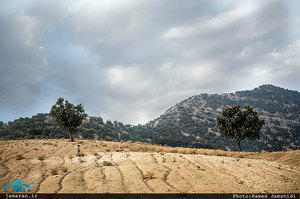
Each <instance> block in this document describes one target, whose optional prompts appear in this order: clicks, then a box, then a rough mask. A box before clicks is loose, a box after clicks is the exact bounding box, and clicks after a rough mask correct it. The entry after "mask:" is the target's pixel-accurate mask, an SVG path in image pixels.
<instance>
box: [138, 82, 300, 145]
mask: <svg viewBox="0 0 300 199" xmlns="http://www.w3.org/2000/svg"><path fill="white" fill-rule="evenodd" d="M231 104H239V105H241V107H244V105H245V104H249V105H251V106H253V107H254V110H255V111H257V112H258V114H259V116H260V118H263V119H265V121H266V125H265V126H264V127H263V128H262V130H261V136H260V138H261V139H260V140H257V141H247V140H244V141H242V149H244V150H247V151H259V150H267V151H278V150H289V149H300V143H299V140H300V93H299V92H297V91H291V90H287V89H283V88H280V87H275V86H272V85H263V86H260V87H259V88H255V89H254V90H251V91H239V92H236V93H230V94H213V95H212V94H201V95H197V96H193V97H190V98H188V99H186V100H184V101H182V102H180V103H178V104H176V105H175V106H173V107H171V108H170V109H169V110H167V111H166V112H165V113H164V114H163V115H161V116H160V117H159V118H157V119H155V120H153V121H151V122H149V123H148V124H147V125H146V126H147V127H148V128H151V129H153V131H154V134H155V133H157V134H158V135H163V137H165V138H168V139H172V137H176V138H178V139H179V138H180V140H181V142H184V141H186V144H187V143H189V144H188V145H189V146H194V147H205V148H206V147H211V148H220V149H227V150H236V149H237V147H236V146H235V143H234V141H233V140H229V139H227V138H223V137H221V136H220V134H219V133H218V131H217V126H216V116H217V115H218V114H220V113H221V110H222V109H223V108H224V107H225V106H227V105H231ZM144 136H146V135H144Z"/></svg>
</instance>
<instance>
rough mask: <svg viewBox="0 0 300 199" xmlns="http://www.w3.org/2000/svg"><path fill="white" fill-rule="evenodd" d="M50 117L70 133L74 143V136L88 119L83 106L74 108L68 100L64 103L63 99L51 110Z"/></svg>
mask: <svg viewBox="0 0 300 199" xmlns="http://www.w3.org/2000/svg"><path fill="white" fill-rule="evenodd" d="M50 115H51V116H52V117H53V118H54V119H55V122H56V123H57V125H58V126H60V127H62V128H64V129H65V130H66V131H67V132H68V134H69V136H70V140H71V141H74V140H73V137H72V134H73V133H75V132H76V130H77V128H78V127H79V126H80V125H81V123H82V120H83V119H85V118H86V117H87V114H85V112H84V108H83V105H82V104H78V105H77V106H74V105H73V104H71V103H69V102H68V101H67V100H66V101H65V103H64V99H63V98H58V99H57V102H56V104H55V105H53V106H52V108H51V111H50Z"/></svg>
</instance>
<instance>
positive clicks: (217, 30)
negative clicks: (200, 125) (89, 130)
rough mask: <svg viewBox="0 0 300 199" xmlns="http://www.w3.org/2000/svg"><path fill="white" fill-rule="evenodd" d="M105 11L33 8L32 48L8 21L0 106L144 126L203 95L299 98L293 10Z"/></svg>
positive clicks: (51, 4) (198, 5)
mask: <svg viewBox="0 0 300 199" xmlns="http://www.w3.org/2000/svg"><path fill="white" fill-rule="evenodd" d="M107 3H110V5H103V4H102V3H100V2H95V1H68V3H62V2H61V1H42V2H35V3H32V5H31V6H28V8H26V10H25V11H23V14H25V15H26V16H30V17H31V18H30V17H29V18H28V20H29V21H30V19H32V20H36V21H35V22H36V26H32V29H31V31H32V35H33V36H32V37H30V34H28V35H27V36H28V37H27V38H25V36H26V34H24V35H25V36H24V35H23V34H20V32H19V28H16V27H15V26H13V25H11V24H15V22H14V21H10V23H8V22H7V21H6V20H5V19H3V18H2V21H1V24H0V25H1V27H2V26H3V27H6V28H5V31H6V32H4V33H2V35H1V38H0V42H1V53H0V56H1V57H0V58H1V62H0V63H1V68H0V70H1V74H0V75H1V77H4V76H5V77H6V80H5V78H1V80H0V83H1V85H2V87H0V88H1V94H2V93H3V96H8V97H6V98H7V99H6V98H2V99H1V101H0V104H1V106H7V107H13V105H12V104H18V103H19V104H21V102H24V103H23V104H22V105H25V104H27V105H28V104H30V103H29V102H30V100H36V102H38V103H39V104H40V105H41V107H42V104H44V106H49V103H51V100H53V102H52V103H54V102H55V99H56V97H59V96H62V97H66V98H68V99H69V100H70V101H71V102H73V103H80V102H82V103H83V104H84V105H85V107H86V110H87V112H88V113H89V114H91V115H101V116H103V117H104V118H105V119H111V120H119V121H122V122H125V123H135V124H137V123H139V122H146V121H148V120H150V119H154V118H155V117H157V116H159V115H160V114H162V113H163V112H164V111H165V110H167V109H168V108H169V107H170V106H172V105H173V104H175V103H177V102H179V101H180V100H183V99H185V98H187V97H189V96H191V95H195V94H199V93H203V92H207V93H216V92H232V91H235V90H241V89H252V88H254V87H255V86H259V85H260V84H261V83H272V84H275V85H279V86H285V87H287V88H292V89H296V90H300V88H299V86H298V85H300V84H299V80H298V78H297V77H296V75H295V74H299V66H298V64H299V59H298V58H297V55H298V54H299V53H298V52H299V39H300V38H299V36H298V35H297V34H296V33H295V32H296V31H297V28H295V27H299V25H300V24H299V23H300V21H299V18H300V17H299V14H296V13H295V10H292V8H291V5H290V4H292V3H290V2H289V3H288V6H287V3H286V1H279V0H278V1H277V0H272V1H268V2H262V1H234V0H233V1H230V2H229V3H224V1H184V2H183V1H171V0H170V1H169V0H165V1H158V0H157V1H121V2H119V3H120V4H118V5H117V6H116V5H113V1H109V2H107ZM292 7H293V6H292ZM291 12H293V13H291ZM19 14H20V13H19ZM14 18H16V16H14ZM27 22H28V21H27ZM23 28H25V27H23ZM61 29H63V30H66V31H65V32H66V33H65V34H66V35H64V37H60V36H61V35H60V34H59V30H61ZM24 30H25V29H24ZM57 32H58V33H57ZM0 34H1V33H0ZM56 34H57V35H56ZM45 39H48V40H49V41H48V43H49V42H51V41H52V42H58V43H59V42H62V43H61V45H63V47H61V48H59V46H60V45H57V46H55V45H52V46H51V45H48V43H44V44H45V46H44V50H41V49H39V46H40V43H43V41H44V40H45ZM9 40H11V41H12V42H11V43H8V42H7V41H9ZM26 41H28V42H32V44H33V45H31V46H30V47H28V46H26ZM297 42H298V43H297ZM2 43H3V45H2ZM66 45H67V46H66ZM76 46H77V47H78V46H79V47H80V49H79V50H78V48H76ZM73 47H74V48H73ZM58 48H59V49H58ZM59 50H60V51H62V52H61V53H53V52H59ZM64 51H68V52H64ZM78 52H82V54H80V53H79V54H78ZM51 53H52V56H55V57H54V59H52V58H51V59H50V54H51ZM272 53H273V54H272ZM276 53H277V54H276ZM276 55H277V57H276ZM64 56H67V57H64ZM8 57H12V59H8ZM48 58H49V59H48ZM72 60H73V61H72ZM4 65H10V66H11V67H10V68H8V67H4ZM29 71H30V72H29ZM4 74H6V75H4ZM8 74H9V75H10V77H11V78H8V80H7V77H8ZM13 78H14V79H17V80H16V81H12V79H13ZM8 88H9V89H11V90H15V92H8V91H7V90H9V89H8ZM45 90H46V92H45ZM26 96H28V97H27V98H28V99H27V98H26ZM38 98H41V99H40V100H39V99H38ZM5 99H6V100H5ZM8 99H13V100H10V101H9V100H8ZM18 99H19V100H18ZM45 99H47V100H45ZM46 101H47V102H46ZM25 102H26V103H25ZM9 103H10V105H9ZM25 109H26V108H25ZM10 110H12V109H10V108H8V109H7V113H9V111H10ZM2 117H3V118H4V116H1V118H2ZM1 118H0V120H1Z"/></svg>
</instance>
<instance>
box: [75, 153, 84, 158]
mask: <svg viewBox="0 0 300 199" xmlns="http://www.w3.org/2000/svg"><path fill="white" fill-rule="evenodd" d="M76 156H78V157H83V156H85V154H84V153H79V154H77V155H76Z"/></svg>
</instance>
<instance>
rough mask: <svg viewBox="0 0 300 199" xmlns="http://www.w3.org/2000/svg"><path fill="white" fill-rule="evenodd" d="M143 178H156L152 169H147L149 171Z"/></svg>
mask: <svg viewBox="0 0 300 199" xmlns="http://www.w3.org/2000/svg"><path fill="white" fill-rule="evenodd" d="M143 179H144V180H145V179H147V180H152V179H154V173H153V172H152V171H147V173H146V174H145V175H144V176H143Z"/></svg>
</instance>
